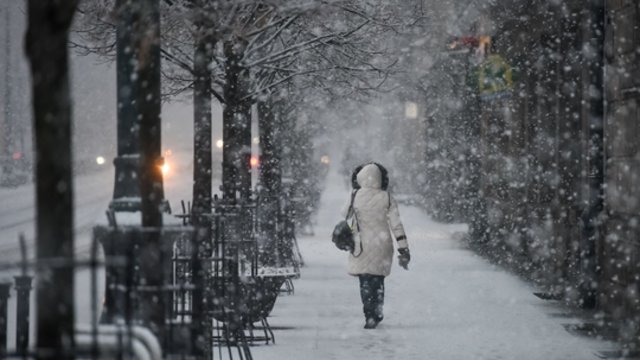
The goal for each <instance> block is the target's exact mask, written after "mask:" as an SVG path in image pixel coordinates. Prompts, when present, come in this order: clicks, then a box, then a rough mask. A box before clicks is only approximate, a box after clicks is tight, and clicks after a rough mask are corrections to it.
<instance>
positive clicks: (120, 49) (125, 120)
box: [109, 0, 141, 212]
mask: <svg viewBox="0 0 640 360" xmlns="http://www.w3.org/2000/svg"><path fill="white" fill-rule="evenodd" d="M115 9H116V10H115V14H116V76H117V89H116V94H117V100H118V103H117V109H118V110H117V132H118V139H117V143H118V145H117V148H118V149H117V151H118V152H117V157H116V158H115V159H114V162H113V163H114V165H115V181H114V188H113V200H112V201H111V203H110V204H109V208H110V209H111V210H112V211H115V212H119V211H129V212H133V211H140V209H141V204H140V202H141V200H140V196H141V195H140V186H139V183H138V182H139V178H140V154H139V151H140V139H139V133H140V123H139V120H138V118H137V114H138V103H137V102H136V101H135V100H136V96H137V94H138V82H137V81H134V76H133V75H134V72H135V61H134V60H135V56H136V54H135V51H136V50H135V47H134V44H133V39H132V36H133V35H132V31H133V22H134V18H133V16H134V14H133V9H132V2H131V0H117V1H116V6H115Z"/></svg>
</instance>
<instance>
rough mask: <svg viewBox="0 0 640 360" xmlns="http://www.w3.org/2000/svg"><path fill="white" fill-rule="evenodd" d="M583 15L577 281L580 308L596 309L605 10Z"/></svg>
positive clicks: (596, 6)
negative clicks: (586, 53) (584, 183)
mask: <svg viewBox="0 0 640 360" xmlns="http://www.w3.org/2000/svg"><path fill="white" fill-rule="evenodd" d="M589 5H590V6H589V9H588V11H587V13H586V17H587V25H588V28H587V29H588V30H587V31H588V35H587V39H588V43H589V46H590V47H591V49H593V58H591V59H587V61H588V63H589V71H588V73H589V79H588V80H589V81H588V86H589V89H595V91H593V90H591V91H589V92H588V93H589V96H590V97H589V99H588V101H589V114H588V125H589V126H588V129H589V132H588V138H587V139H588V153H587V154H588V155H587V156H588V158H587V159H588V167H589V176H588V182H589V183H588V187H589V195H588V196H589V198H588V206H587V207H586V208H585V209H584V210H583V224H584V227H583V235H582V245H581V248H582V251H581V255H580V262H581V272H582V279H580V280H581V281H580V290H581V298H582V299H581V301H582V306H583V307H586V308H593V307H595V306H596V298H597V290H598V287H597V285H596V284H597V281H598V270H597V267H598V261H597V256H596V250H597V246H598V244H599V243H600V242H601V241H602V238H601V237H602V233H603V230H602V223H603V219H602V216H603V210H604V187H603V186H604V181H605V178H604V166H605V160H604V143H603V141H604V100H605V99H604V93H605V88H604V82H603V78H604V34H605V24H604V21H605V6H604V2H603V1H601V0H591V1H590V4H589Z"/></svg>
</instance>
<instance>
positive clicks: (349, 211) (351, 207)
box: [344, 189, 358, 220]
mask: <svg viewBox="0 0 640 360" xmlns="http://www.w3.org/2000/svg"><path fill="white" fill-rule="evenodd" d="M357 192H358V189H355V190H353V191H352V192H351V202H350V203H349V210H347V216H345V217H344V219H345V220H348V219H349V216H351V212H352V211H353V212H354V214H355V210H354V208H353V201H354V200H355V198H356V193H357Z"/></svg>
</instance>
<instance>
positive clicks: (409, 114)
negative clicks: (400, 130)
mask: <svg viewBox="0 0 640 360" xmlns="http://www.w3.org/2000/svg"><path fill="white" fill-rule="evenodd" d="M404 116H405V117H406V118H407V119H417V118H418V104H416V103H414V102H413V101H407V102H405V103H404Z"/></svg>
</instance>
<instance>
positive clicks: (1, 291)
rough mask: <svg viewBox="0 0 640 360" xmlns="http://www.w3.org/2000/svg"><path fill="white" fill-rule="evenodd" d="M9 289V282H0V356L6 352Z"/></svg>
mask: <svg viewBox="0 0 640 360" xmlns="http://www.w3.org/2000/svg"><path fill="white" fill-rule="evenodd" d="M9 290H11V283H0V356H4V355H5V353H6V352H7V328H8V326H9V319H8V316H7V315H8V313H7V305H8V303H9Z"/></svg>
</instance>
